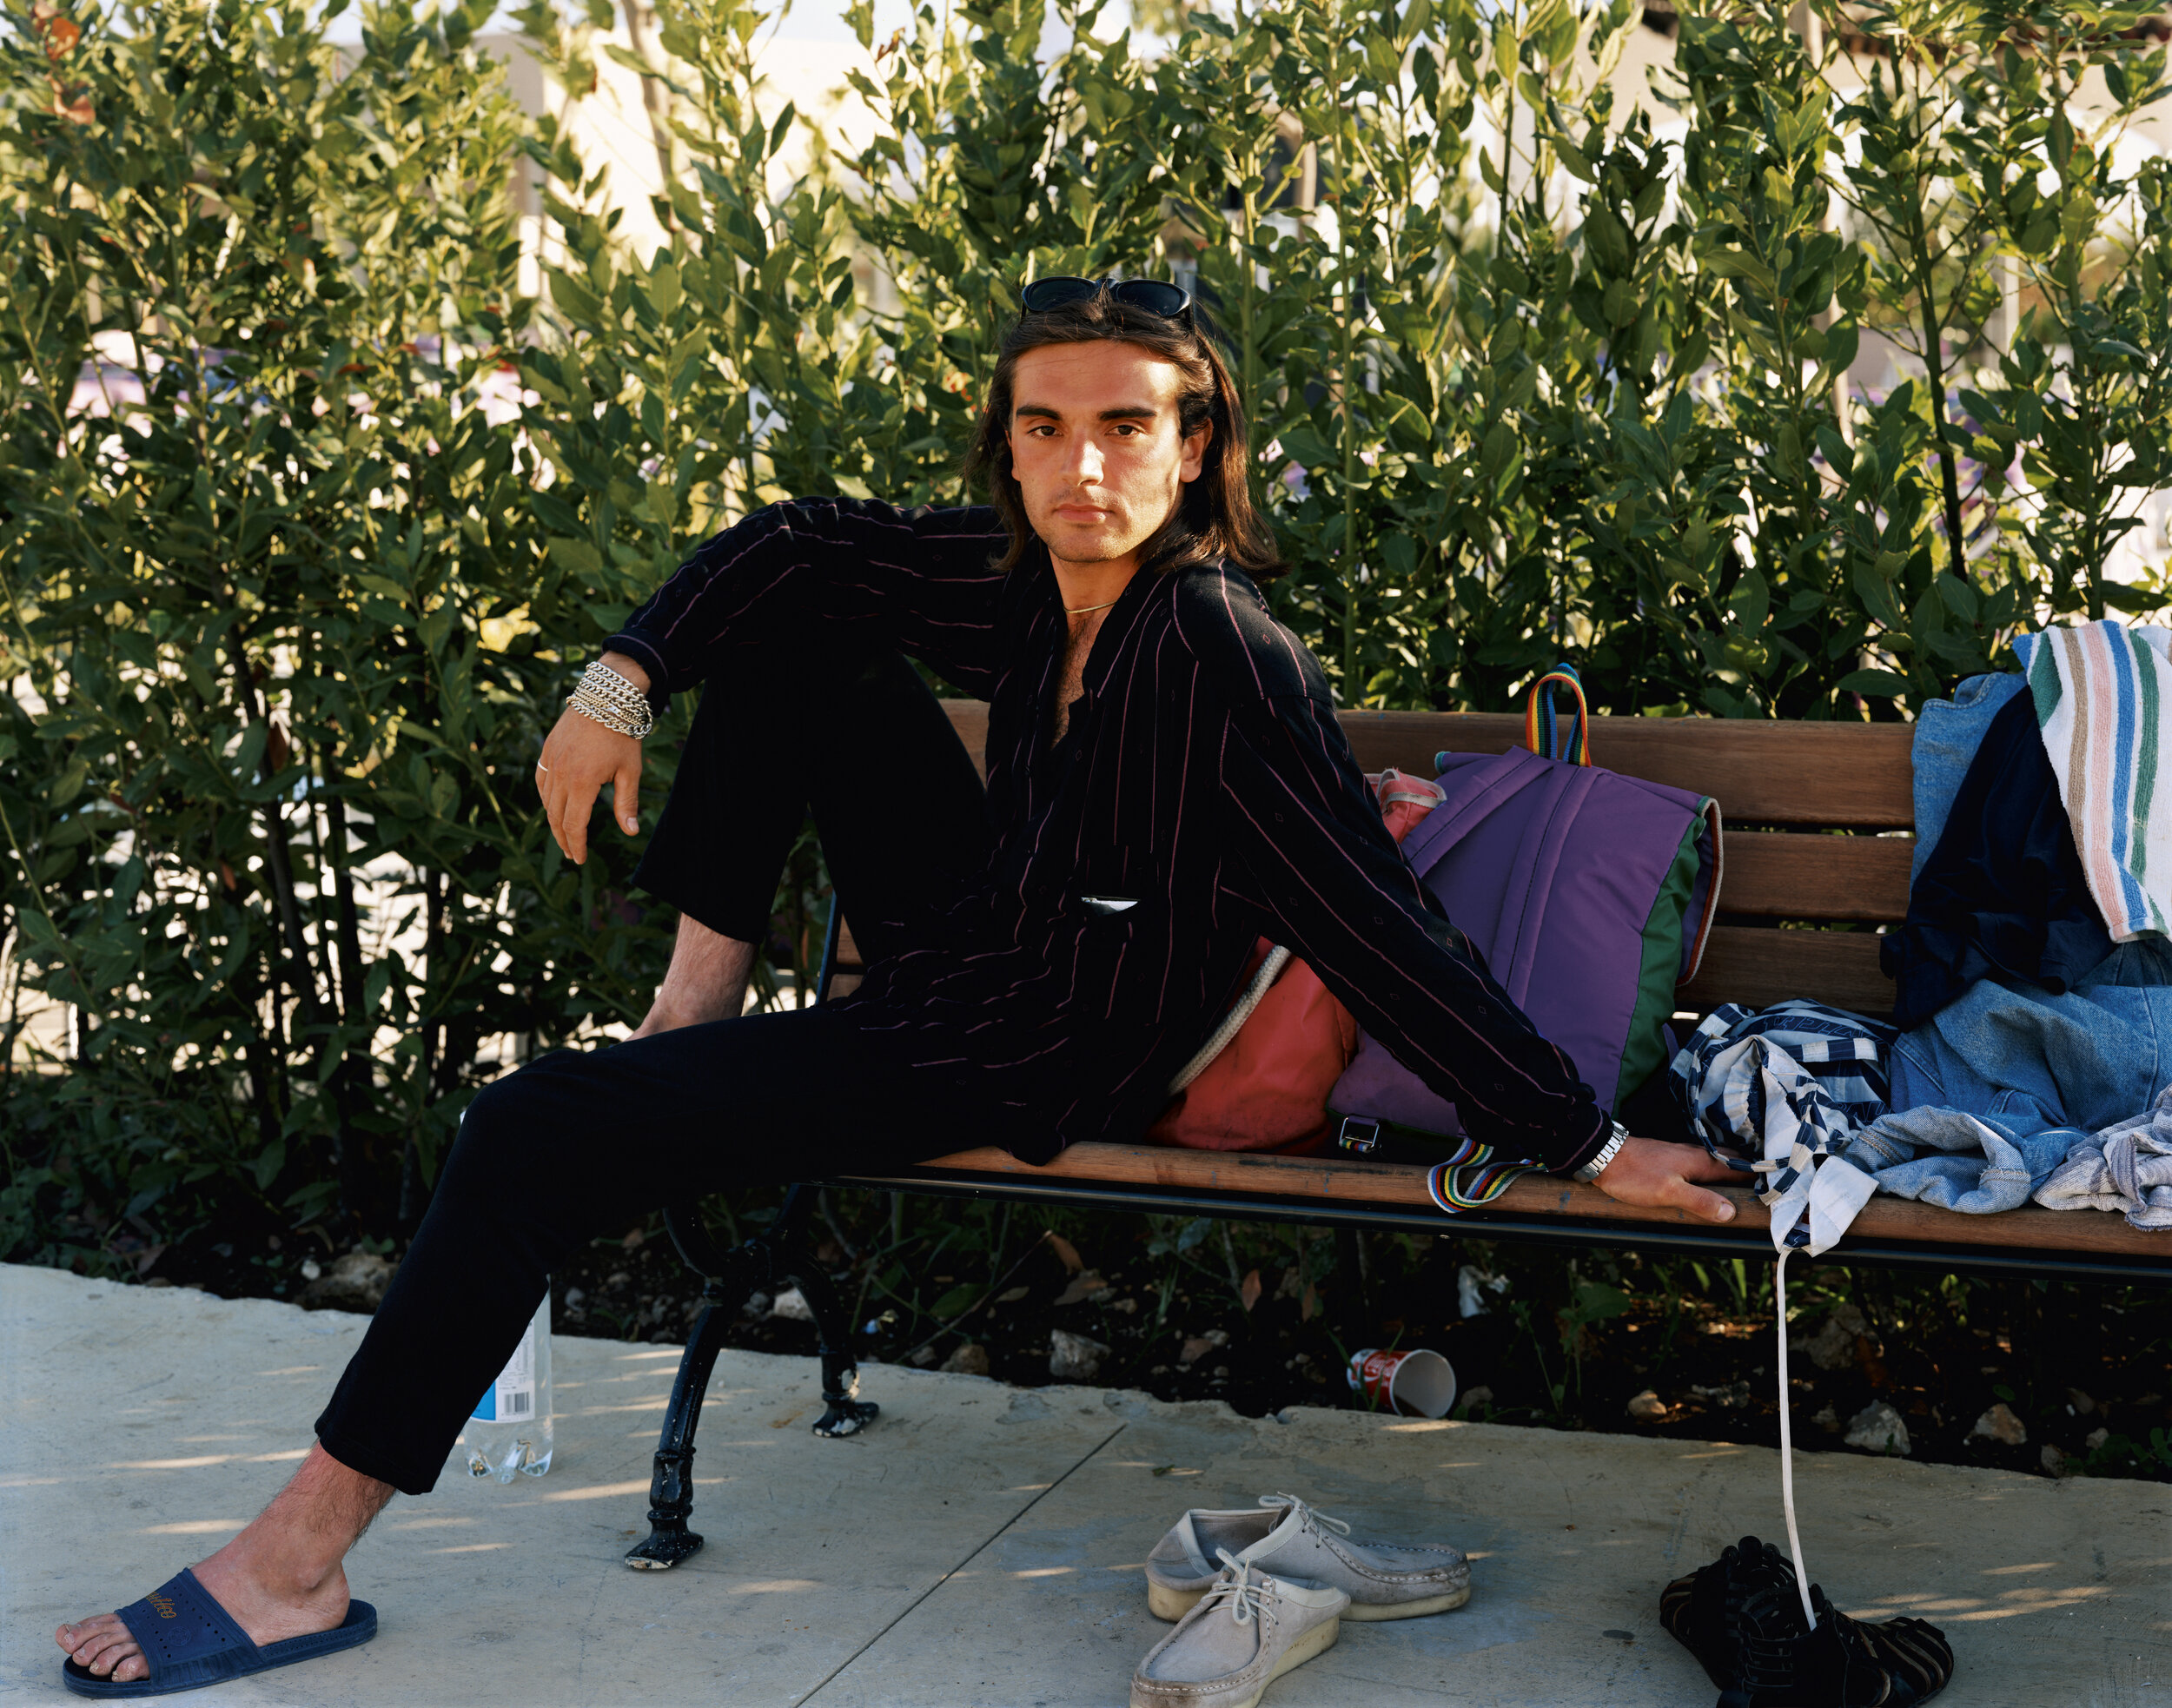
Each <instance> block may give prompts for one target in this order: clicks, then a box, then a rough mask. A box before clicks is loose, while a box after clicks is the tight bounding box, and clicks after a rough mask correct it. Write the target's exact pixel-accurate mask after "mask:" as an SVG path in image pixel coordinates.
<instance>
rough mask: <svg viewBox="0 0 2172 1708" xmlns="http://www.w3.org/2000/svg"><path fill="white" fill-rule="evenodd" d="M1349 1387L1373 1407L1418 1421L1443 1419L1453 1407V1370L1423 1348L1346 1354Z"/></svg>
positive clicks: (1442, 1359) (1372, 1349)
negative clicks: (1347, 1355) (1415, 1418)
mask: <svg viewBox="0 0 2172 1708" xmlns="http://www.w3.org/2000/svg"><path fill="white" fill-rule="evenodd" d="M1349 1374H1350V1386H1351V1387H1354V1388H1355V1389H1357V1390H1358V1392H1359V1393H1361V1394H1364V1395H1365V1396H1366V1397H1367V1399H1368V1400H1372V1402H1373V1403H1374V1405H1376V1406H1385V1407H1387V1409H1388V1410H1389V1411H1391V1412H1394V1413H1398V1414H1399V1415H1400V1414H1406V1413H1407V1414H1408V1415H1410V1416H1413V1417H1421V1418H1444V1417H1446V1416H1447V1414H1448V1408H1449V1407H1451V1406H1453V1405H1454V1404H1455V1371H1454V1367H1452V1366H1451V1365H1450V1364H1449V1363H1448V1360H1447V1359H1445V1358H1443V1357H1441V1356H1440V1354H1439V1353H1437V1352H1434V1351H1433V1350H1432V1349H1431V1348H1430V1347H1410V1348H1408V1349H1407V1351H1403V1352H1382V1351H1381V1349H1380V1348H1379V1347H1367V1348H1366V1349H1365V1350H1364V1351H1363V1352H1356V1353H1352V1354H1350V1372H1349Z"/></svg>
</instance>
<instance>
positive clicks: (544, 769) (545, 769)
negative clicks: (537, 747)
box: [535, 759, 551, 777]
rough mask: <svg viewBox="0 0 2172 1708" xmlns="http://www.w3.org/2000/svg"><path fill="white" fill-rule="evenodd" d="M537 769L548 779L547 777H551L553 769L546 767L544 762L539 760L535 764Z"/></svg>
mask: <svg viewBox="0 0 2172 1708" xmlns="http://www.w3.org/2000/svg"><path fill="white" fill-rule="evenodd" d="M535 768H536V769H537V770H538V771H541V772H542V773H543V774H544V775H545V776H546V777H547V776H549V775H550V771H551V768H550V767H549V766H548V765H545V764H544V763H543V761H542V760H540V759H538V760H537V761H536V762H535Z"/></svg>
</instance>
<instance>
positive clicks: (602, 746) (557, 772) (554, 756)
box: [535, 652, 649, 866]
mask: <svg viewBox="0 0 2172 1708" xmlns="http://www.w3.org/2000/svg"><path fill="white" fill-rule="evenodd" d="M603 661H604V663H606V665H610V666H611V668H612V669H613V670H615V671H617V672H619V675H621V676H623V677H625V678H626V680H627V681H629V682H631V683H632V685H634V686H635V687H637V688H639V689H640V690H642V691H643V692H647V690H648V685H649V673H648V672H646V670H643V669H642V668H641V666H640V665H638V664H636V663H634V661H633V660H632V659H629V658H628V657H626V654H625V653H623V652H606V653H605V654H604V655H603ZM606 783H608V784H611V785H612V804H613V808H614V810H615V811H617V813H618V815H619V829H620V830H622V831H625V832H626V834H627V835H628V836H636V835H639V832H640V829H641V804H640V803H641V744H640V743H639V742H638V741H636V740H635V739H634V738H632V736H630V735H620V734H619V732H617V731H615V730H606V728H604V726H603V725H601V724H599V723H598V722H597V721H596V720H595V719H594V718H590V717H588V716H586V714H584V713H582V712H576V711H574V710H573V707H571V706H570V705H569V706H567V707H566V710H565V712H564V713H563V714H561V715H560V718H559V720H558V725H557V727H555V728H554V729H553V730H552V732H551V735H550V739H549V740H547V741H546V742H545V743H544V744H543V757H542V758H540V759H538V760H537V761H536V765H535V786H536V791H537V792H538V793H539V794H540V795H541V796H542V797H543V808H544V811H546V812H548V813H549V814H550V817H551V834H552V835H553V836H554V837H557V838H558V845H559V846H560V848H562V849H564V850H565V851H566V858H567V859H569V860H571V861H572V862H573V864H575V865H577V866H578V865H584V864H586V863H587V859H588V815H589V814H590V812H591V811H593V810H594V808H595V804H596V793H597V791H599V790H600V789H601V788H602V787H603V785H604V784H606Z"/></svg>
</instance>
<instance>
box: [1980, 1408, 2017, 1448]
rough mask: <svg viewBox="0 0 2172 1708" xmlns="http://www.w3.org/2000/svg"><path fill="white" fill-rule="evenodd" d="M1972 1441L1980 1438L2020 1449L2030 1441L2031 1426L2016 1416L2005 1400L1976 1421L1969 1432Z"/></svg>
mask: <svg viewBox="0 0 2172 1708" xmlns="http://www.w3.org/2000/svg"><path fill="white" fill-rule="evenodd" d="M1969 1436H1970V1440H1974V1439H1976V1438H1977V1437H1978V1436H1981V1437H1983V1439H1985V1440H1992V1441H1997V1442H1998V1443H2000V1444H2001V1445H2002V1446H2004V1447H2020V1446H2022V1445H2023V1444H2024V1443H2025V1442H2026V1441H2027V1440H2029V1426H2028V1425H2027V1424H2025V1423H2023V1421H2022V1420H2020V1419H2019V1418H2017V1417H2016V1416H2015V1415H2014V1408H2013V1407H2010V1406H2009V1405H2008V1404H2007V1403H2006V1402H2005V1401H2004V1400H2000V1401H1999V1402H1998V1404H1997V1405H1996V1406H1994V1407H1991V1408H1990V1410H1989V1411H1988V1412H1986V1413H1983V1416H1982V1417H1980V1418H1978V1419H1977V1420H1976V1424H1975V1427H1973V1428H1971V1429H1970V1431H1969Z"/></svg>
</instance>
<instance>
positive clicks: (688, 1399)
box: [626, 1186, 882, 1572]
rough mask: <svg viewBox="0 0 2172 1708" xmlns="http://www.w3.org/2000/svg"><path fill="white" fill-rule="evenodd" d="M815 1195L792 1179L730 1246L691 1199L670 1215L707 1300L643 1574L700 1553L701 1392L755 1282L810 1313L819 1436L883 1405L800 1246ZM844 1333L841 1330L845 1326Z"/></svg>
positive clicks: (676, 1392) (630, 1561)
mask: <svg viewBox="0 0 2172 1708" xmlns="http://www.w3.org/2000/svg"><path fill="white" fill-rule="evenodd" d="M813 1204H814V1194H813V1192H812V1191H811V1189H810V1188H806V1187H804V1186H795V1187H793V1188H791V1191H790V1192H788V1193H787V1194H786V1195H785V1203H784V1208H782V1209H781V1210H780V1211H778V1216H777V1221H776V1223H775V1224H774V1225H773V1226H772V1227H771V1228H770V1230H769V1231H768V1232H767V1233H766V1234H764V1235H759V1236H758V1237H756V1238H754V1239H751V1240H747V1241H744V1242H742V1243H741V1244H739V1245H738V1246H736V1247H734V1248H732V1249H731V1250H729V1251H726V1250H725V1249H724V1248H722V1247H721V1246H718V1244H717V1243H716V1242H715V1241H713V1240H712V1239H711V1238H710V1237H709V1235H708V1232H707V1230H706V1229H705V1228H704V1227H703V1225H702V1221H701V1217H700V1215H699V1213H698V1212H697V1211H696V1210H695V1209H694V1208H693V1207H692V1206H691V1205H682V1206H679V1207H678V1208H672V1209H669V1210H666V1211H665V1213H664V1225H665V1226H666V1228H669V1229H670V1230H671V1235H672V1243H673V1244H674V1245H676V1246H677V1247H678V1248H679V1255H680V1256H681V1257H682V1258H684V1259H685V1261H686V1266H687V1268H691V1269H692V1270H693V1271H694V1273H695V1274H699V1275H700V1276H701V1277H703V1279H704V1281H705V1286H704V1287H703V1288H702V1289H701V1296H702V1298H703V1300H704V1301H705V1304H704V1308H703V1310H702V1313H701V1315H700V1317H699V1320H698V1321H696V1322H695V1324H694V1332H693V1333H692V1334H691V1335H690V1336H688V1338H687V1341H686V1350H685V1354H684V1355H683V1356H682V1357H681V1358H680V1359H679V1374H678V1376H677V1377H676V1378H675V1379H674V1380H673V1381H672V1398H671V1404H670V1406H669V1407H667V1408H666V1411H665V1413H664V1427H663V1431H662V1433H660V1434H659V1437H658V1438H657V1443H656V1460H655V1471H654V1473H653V1475H652V1477H651V1479H650V1481H649V1534H648V1539H647V1540H646V1541H644V1542H642V1543H641V1544H640V1545H639V1546H637V1547H635V1548H633V1549H632V1550H630V1551H629V1552H627V1554H626V1564H627V1565H628V1566H632V1567H633V1568H634V1569H635V1570H636V1571H638V1572H667V1571H669V1570H670V1569H671V1568H672V1566H676V1565H678V1564H679V1561H681V1560H682V1559H692V1557H693V1556H694V1555H695V1554H697V1553H699V1552H701V1538H700V1536H699V1535H698V1534H697V1533H695V1532H693V1531H692V1530H689V1529H688V1528H687V1527H686V1521H687V1519H690V1518H691V1517H692V1515H693V1510H694V1431H695V1430H696V1429H697V1428H699V1427H700V1424H701V1401H702V1397H703V1395H704V1394H706V1393H707V1392H708V1389H709V1376H710V1373H711V1372H712V1370H714V1369H715V1367H716V1362H717V1354H718V1352H720V1351H722V1350H723V1347H724V1336H725V1329H726V1328H727V1327H729V1326H730V1324H731V1321H732V1318H733V1317H734V1316H735V1315H737V1314H738V1311H739V1308H740V1307H742V1306H743V1305H745V1303H746V1301H747V1297H748V1295H749V1294H752V1292H753V1291H754V1289H755V1288H757V1287H769V1288H777V1287H779V1286H782V1285H784V1284H785V1283H786V1282H791V1283H792V1284H795V1285H797V1286H798V1288H799V1291H800V1294H801V1296H802V1297H803V1298H805V1300H806V1301H807V1309H808V1312H809V1314H811V1315H812V1316H813V1318H814V1323H815V1337H816V1341H817V1342H818V1350H819V1352H820V1354H821V1358H822V1398H823V1402H824V1410H823V1413H822V1416H821V1418H820V1419H819V1420H818V1421H817V1422H816V1424H815V1426H814V1433H816V1434H818V1435H828V1436H832V1437H835V1436H840V1435H857V1434H858V1433H859V1432H860V1431H861V1430H862V1429H864V1428H865V1427H867V1426H868V1425H869V1424H871V1423H872V1422H873V1421H874V1420H875V1419H876V1416H877V1413H879V1412H880V1411H881V1409H882V1408H881V1407H878V1406H877V1405H876V1404H875V1403H874V1401H872V1400H861V1399H859V1398H858V1397H857V1395H858V1391H859V1380H860V1379H859V1367H858V1364H857V1363H856V1362H855V1361H854V1360H853V1357H852V1354H851V1324H850V1323H847V1322H845V1321H844V1308H843V1307H841V1306H840V1305H839V1304H838V1299H837V1294H836V1292H835V1290H834V1289H833V1288H831V1285H830V1278H829V1277H828V1276H827V1275H825V1274H823V1273H822V1269H821V1266H820V1265H818V1264H817V1263H816V1262H814V1261H813V1260H812V1259H811V1258H809V1257H807V1256H805V1255H803V1254H802V1252H801V1250H800V1247H801V1241H800V1239H799V1230H800V1228H801V1225H802V1224H803V1223H804V1222H805V1221H806V1219H807V1215H808V1212H809V1211H810V1210H811V1208H813ZM840 1331H842V1332H840Z"/></svg>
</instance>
